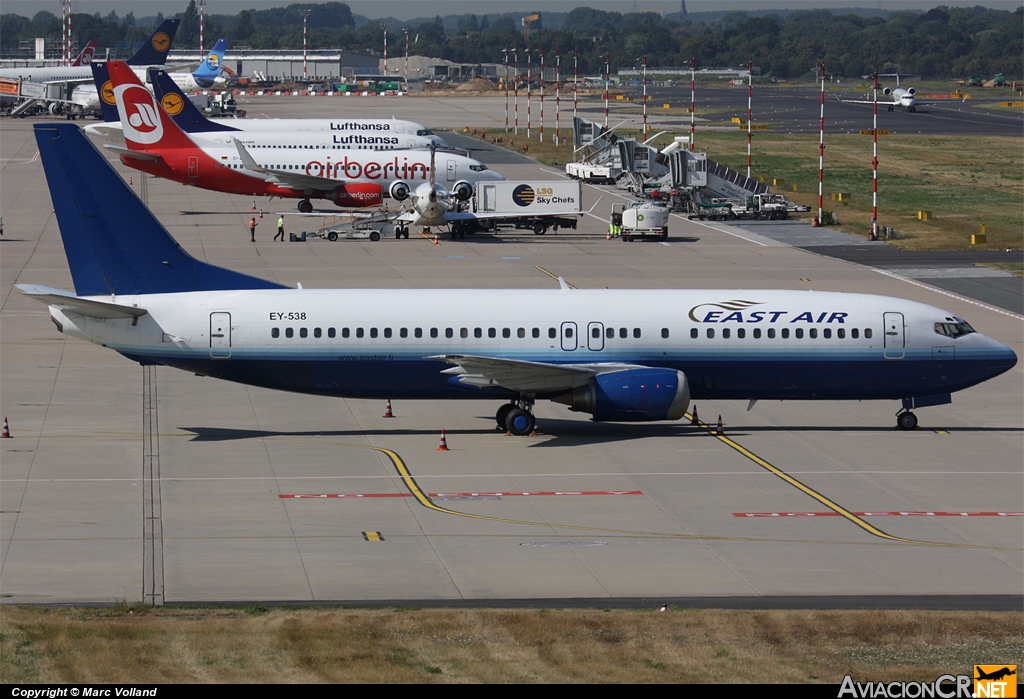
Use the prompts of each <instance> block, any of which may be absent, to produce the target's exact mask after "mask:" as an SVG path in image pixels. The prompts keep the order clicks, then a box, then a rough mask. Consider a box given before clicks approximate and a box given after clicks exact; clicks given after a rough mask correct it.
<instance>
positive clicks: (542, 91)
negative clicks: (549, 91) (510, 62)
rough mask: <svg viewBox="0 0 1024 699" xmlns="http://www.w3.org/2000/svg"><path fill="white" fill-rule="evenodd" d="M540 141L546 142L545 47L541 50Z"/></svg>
mask: <svg viewBox="0 0 1024 699" xmlns="http://www.w3.org/2000/svg"><path fill="white" fill-rule="evenodd" d="M539 80H540V142H541V143H544V49H541V51H540V78H539Z"/></svg>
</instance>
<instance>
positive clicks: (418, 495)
mask: <svg viewBox="0 0 1024 699" xmlns="http://www.w3.org/2000/svg"><path fill="white" fill-rule="evenodd" d="M687 417H689V415H687ZM700 426H701V427H703V428H704V429H705V430H708V431H711V430H712V428H711V427H709V426H708V425H706V424H705V423H703V422H702V423H700ZM271 439H280V440H281V441H292V442H304V443H310V444H333V445H334V446H341V447H351V448H354V449H367V450H370V451H376V452H379V453H381V454H384V455H385V456H387V457H388V459H389V460H390V461H391V463H392V464H393V465H394V467H395V470H396V471H397V472H398V475H399V476H400V477H401V480H402V483H404V484H405V487H406V489H407V490H408V491H409V493H410V494H411V495H412V496H413V498H415V499H416V501H417V502H419V503H420V505H422V506H423V507H425V508H426V509H428V510H433V511H435V512H441V513H443V514H447V515H453V516H455V517H468V518H470V519H479V520H484V521H488V522H504V523H506V524H521V525H526V526H531V527H547V528H549V529H573V530H575V531H587V532H599V533H602V534H625V535H630V536H643V537H650V538H665V539H688V540H694V541H696V540H702V541H763V542H772V543H807V544H810V543H814V544H843V545H846V544H858V545H859V544H866V543H871V542H849V541H843V542H840V541H822V540H807V539H772V538H766V537H752V536H713V535H709V534H676V533H669V532H649V531H634V530H629V529H609V528H605V527H584V526H581V525H576V524H558V523H557V522H531V521H529V520H520V519H508V518H505V517H491V516H488V515H478V514H473V513H470V512H459V511H458V510H452V509H449V508H447V507H441V506H440V505H437V504H435V503H434V501H433V500H431V499H430V496H428V495H427V494H426V493H425V492H423V489H422V488H420V486H419V484H418V483H417V482H416V479H415V478H414V477H413V475H412V473H411V472H410V471H409V467H408V466H406V464H405V461H404V460H403V459H402V457H401V456H399V455H398V453H397V452H395V451H393V450H391V449H386V448H384V447H374V446H370V445H366V444H339V443H337V442H322V441H319V440H312V439H309V440H307V439H288V438H280V437H272V438H271ZM719 439H721V440H723V441H724V442H725V443H726V444H728V445H729V446H730V447H732V448H734V449H736V450H737V451H739V452H740V453H742V454H743V455H744V456H747V457H748V458H750V459H752V460H754V461H755V463H757V464H758V465H760V466H762V467H764V468H767V469H768V470H769V471H771V472H772V473H774V474H775V475H777V476H779V477H780V478H782V479H783V480H786V481H787V482H789V483H791V484H793V485H795V486H796V487H798V488H800V489H801V490H803V491H804V492H805V493H807V494H808V495H811V496H812V497H814V498H815V499H817V500H818V501H819V502H821V503H822V504H824V505H825V506H826V507H829V508H831V509H832V510H834V511H835V512H838V513H840V514H841V515H843V516H844V517H846V518H847V519H849V520H851V521H853V522H854V523H856V524H858V525H859V526H861V527H862V528H863V529H864V530H866V531H868V532H869V533H871V534H874V535H875V536H877V537H879V538H882V539H886V540H888V541H895V542H898V543H904V544H915V545H921V546H941V547H946V548H966V549H992V550H1007V551H1017V550H1019V549H1017V548H1011V547H1001V546H982V545H978V544H945V543H941V542H934V541H918V540H916V539H903V538H900V537H896V536H892V535H890V534H886V533H885V532H883V531H881V530H880V529H877V528H876V527H873V526H871V525H870V524H868V523H867V522H865V521H864V520H862V519H860V518H859V517H857V516H856V515H854V514H852V513H850V512H848V511H847V510H845V509H843V508H842V507H840V506H839V505H837V504H835V503H833V502H832V501H831V500H829V499H828V498H826V497H825V496H824V495H820V494H819V493H816V492H815V491H814V490H812V489H811V488H808V487H807V486H805V485H803V484H802V483H800V482H799V481H797V480H796V479H795V478H792V477H791V476H788V475H786V474H785V473H783V472H782V471H780V470H779V469H777V468H775V467H774V466H772V465H771V464H769V463H768V462H767V461H765V460H764V459H761V458H760V457H758V456H757V455H756V454H753V453H752V452H750V451H748V450H746V449H744V448H743V447H741V446H740V445H738V444H736V443H735V442H733V441H732V440H729V439H727V438H724V437H719Z"/></svg>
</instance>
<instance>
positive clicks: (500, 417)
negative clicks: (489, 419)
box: [494, 403, 516, 431]
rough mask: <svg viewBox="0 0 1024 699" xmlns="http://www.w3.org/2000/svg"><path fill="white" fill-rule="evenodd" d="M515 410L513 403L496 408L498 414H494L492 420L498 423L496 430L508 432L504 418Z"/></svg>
mask: <svg viewBox="0 0 1024 699" xmlns="http://www.w3.org/2000/svg"><path fill="white" fill-rule="evenodd" d="M515 409H516V405H515V403H505V405H503V406H501V407H500V408H498V412H497V413H495V415H494V420H495V422H497V423H498V426H497V429H499V430H502V431H507V430H508V426H507V425H505V418H507V417H508V414H509V413H510V412H512V411H513V410H515Z"/></svg>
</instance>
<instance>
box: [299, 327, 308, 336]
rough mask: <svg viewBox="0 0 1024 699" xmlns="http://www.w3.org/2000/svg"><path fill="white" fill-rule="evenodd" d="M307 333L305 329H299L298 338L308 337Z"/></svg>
mask: <svg viewBox="0 0 1024 699" xmlns="http://www.w3.org/2000/svg"><path fill="white" fill-rule="evenodd" d="M308 336H309V331H308V330H306V329H305V328H299V337H308Z"/></svg>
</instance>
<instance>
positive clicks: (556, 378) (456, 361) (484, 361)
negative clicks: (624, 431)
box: [428, 354, 643, 393]
mask: <svg viewBox="0 0 1024 699" xmlns="http://www.w3.org/2000/svg"><path fill="white" fill-rule="evenodd" d="M428 359H437V360H438V361H442V362H446V363H448V364H451V365H453V366H452V368H450V369H445V370H443V371H442V372H441V373H443V374H449V375H454V376H457V377H458V380H459V382H460V383H464V384H466V385H468V386H480V387H485V386H499V387H501V388H507V389H509V390H511V391H519V392H520V393H547V392H551V391H568V390H571V389H573V388H576V387H578V386H585V385H586V384H587V382H589V381H590V379H591V378H592V377H594V376H597V375H598V374H606V373H610V372H613V371H623V370H626V369H639V368H643V367H639V366H637V365H635V364H618V363H614V362H601V363H595V364H550V363H547V362H530V361H525V360H521V359H503V358H500V357H480V356H473V355H465V354H443V355H435V356H432V357H428Z"/></svg>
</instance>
